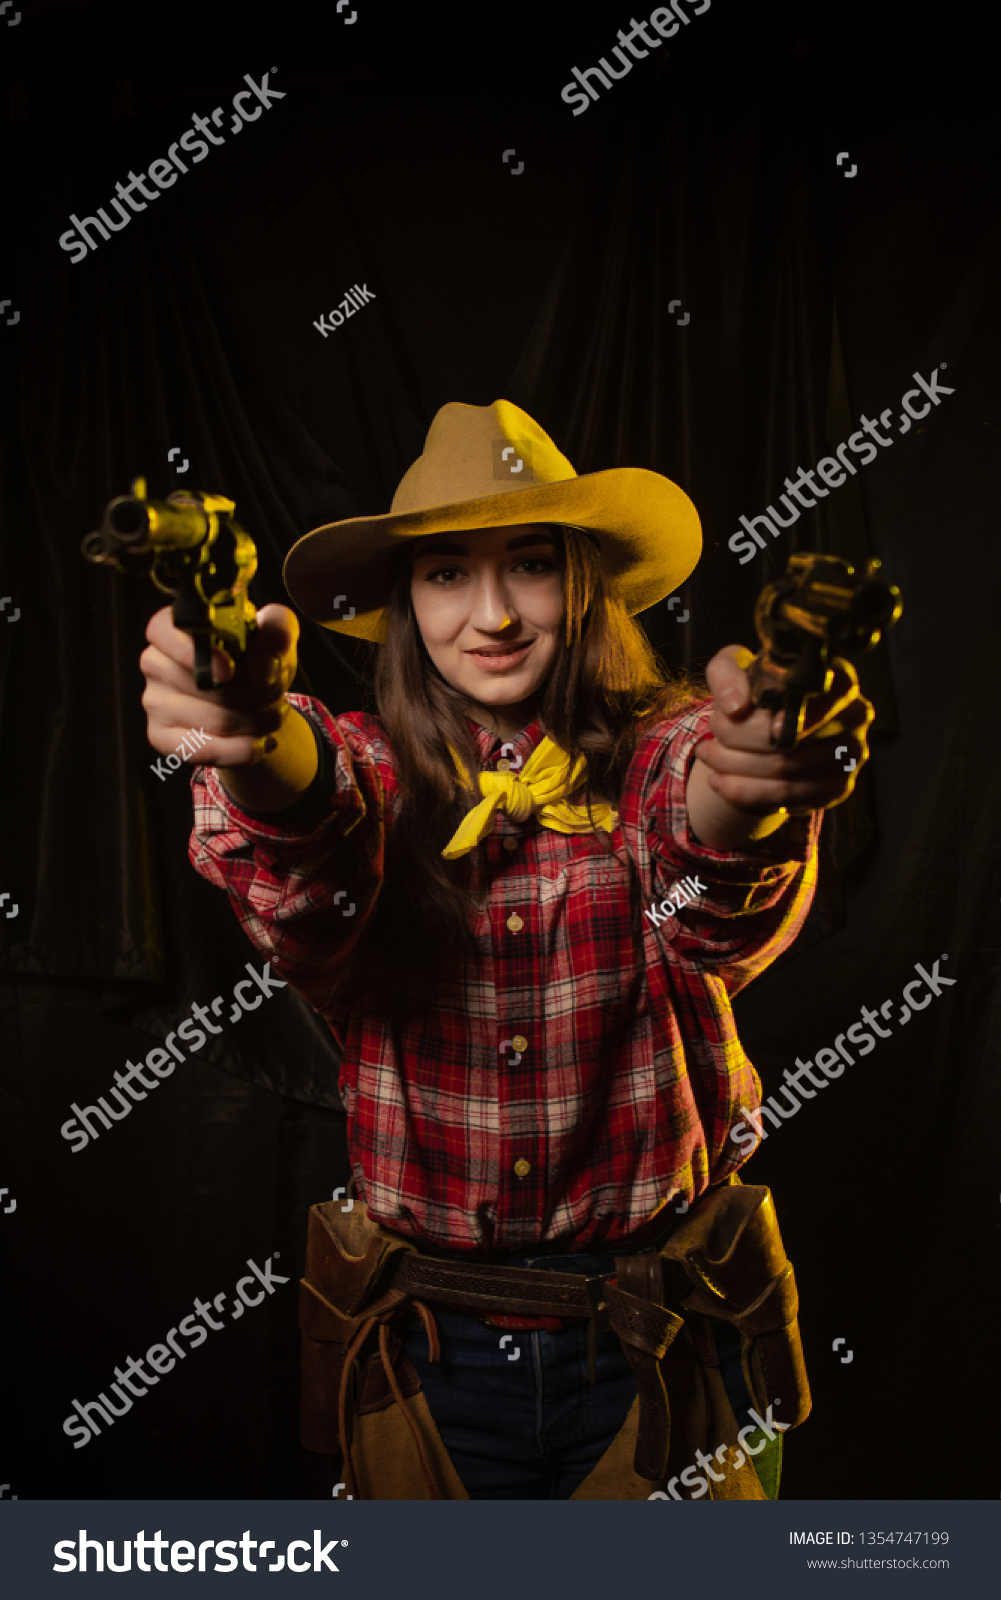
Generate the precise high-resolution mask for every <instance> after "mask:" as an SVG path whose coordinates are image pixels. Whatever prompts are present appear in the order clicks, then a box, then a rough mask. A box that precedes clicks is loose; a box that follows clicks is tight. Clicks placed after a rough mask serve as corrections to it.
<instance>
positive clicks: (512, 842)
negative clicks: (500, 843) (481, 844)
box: [504, 833, 518, 850]
mask: <svg viewBox="0 0 1001 1600" xmlns="http://www.w3.org/2000/svg"><path fill="white" fill-rule="evenodd" d="M517 848H518V840H517V836H516V835H515V834H513V833H506V834H505V835H504V849H505V850H517Z"/></svg>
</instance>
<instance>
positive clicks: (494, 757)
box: [467, 717, 545, 772]
mask: <svg viewBox="0 0 1001 1600" xmlns="http://www.w3.org/2000/svg"><path fill="white" fill-rule="evenodd" d="M467 720H468V722H469V729H470V732H471V733H472V735H473V741H474V743H475V745H476V753H477V756H478V757H479V763H480V768H481V770H482V769H484V768H486V769H487V770H488V771H490V772H495V771H496V770H497V762H498V760H499V759H500V756H501V751H502V750H503V752H504V756H505V757H506V758H507V760H509V761H510V762H511V764H512V765H511V771H512V772H520V771H521V769H522V767H523V766H524V765H525V762H526V761H527V760H528V758H529V756H530V755H531V754H532V752H533V750H535V749H536V748H537V747H538V746H539V745H540V744H541V743H542V741H543V739H544V738H545V734H544V733H543V731H542V727H541V724H540V723H539V722H538V721H536V722H530V723H529V724H528V727H527V728H522V730H521V732H520V733H517V734H515V736H514V738H513V739H505V738H504V737H503V736H502V735H501V734H497V733H494V731H493V729H492V728H484V727H482V726H481V725H480V723H478V722H474V721H473V719H472V717H469V718H468V719H467ZM519 758H520V759H519Z"/></svg>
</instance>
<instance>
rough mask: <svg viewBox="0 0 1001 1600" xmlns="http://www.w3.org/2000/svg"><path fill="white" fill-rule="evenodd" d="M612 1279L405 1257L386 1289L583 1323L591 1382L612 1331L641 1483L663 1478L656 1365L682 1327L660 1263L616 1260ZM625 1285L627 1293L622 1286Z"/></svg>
mask: <svg viewBox="0 0 1001 1600" xmlns="http://www.w3.org/2000/svg"><path fill="white" fill-rule="evenodd" d="M615 1268H616V1271H615V1281H613V1279H612V1276H611V1275H610V1274H605V1273H598V1274H594V1275H591V1276H586V1277H585V1276H584V1274H582V1273H574V1272H548V1271H545V1270H543V1271H541V1272H540V1271H538V1270H536V1269H534V1268H532V1267H502V1266H487V1265H483V1264H482V1263H479V1264H477V1263H472V1262H465V1261H443V1260H438V1259H436V1258H435V1257H432V1256H422V1255H418V1254H417V1252H416V1251H407V1252H405V1253H404V1254H403V1255H402V1256H401V1257H400V1259H399V1261H398V1263H397V1265H396V1267H395V1269H394V1270H393V1273H392V1276H391V1278H390V1280H389V1283H388V1285H387V1287H389V1288H391V1289H394V1290H397V1291H400V1292H402V1293H403V1294H406V1295H408V1296H409V1297H410V1298H411V1299H413V1300H421V1301H424V1302H426V1303H430V1304H432V1305H443V1306H447V1307H450V1308H451V1309H452V1310H455V1311H467V1312H472V1313H473V1314H474V1315H475V1314H476V1313H477V1312H480V1313H482V1312H495V1313H498V1314H500V1315H505V1316H515V1317H517V1316H535V1317H539V1316H552V1317H568V1318H575V1319H577V1320H580V1321H586V1322H587V1323H588V1381H589V1382H591V1383H593V1382H594V1377H595V1343H596V1334H597V1332H598V1331H604V1330H605V1329H607V1328H610V1329H611V1330H612V1332H613V1333H616V1334H617V1335H618V1337H619V1340H620V1341H621V1344H622V1348H623V1350H624V1351H625V1353H626V1356H627V1358H628V1360H629V1363H630V1365H631V1367H632V1369H633V1372H634V1374H635V1376H636V1383H637V1387H638V1389H639V1397H640V1423H639V1435H638V1438H637V1444H636V1455H635V1466H636V1471H637V1472H638V1473H639V1474H640V1476H641V1477H644V1478H651V1479H660V1478H661V1477H662V1475H663V1472H664V1469H665V1467H666V1464H667V1453H668V1448H669V1445H670V1413H669V1410H668V1405H667V1391H666V1389H665V1387H664V1380H663V1377H662V1376H661V1372H660V1362H661V1361H662V1359H663V1357H664V1356H665V1354H666V1352H667V1350H668V1347H669V1346H670V1344H671V1343H672V1341H673V1340H674V1338H675V1337H676V1335H677V1334H678V1332H679V1330H680V1329H681V1328H682V1327H683V1326H684V1318H683V1317H680V1316H678V1315H677V1314H676V1313H675V1312H673V1311H669V1310H668V1309H667V1307H666V1306H665V1305H664V1304H663V1299H664V1280H663V1263H662V1260H661V1258H660V1256H657V1255H644V1256H619V1257H616V1259H615ZM627 1282H628V1284H629V1288H626V1287H625V1285H626V1283H627Z"/></svg>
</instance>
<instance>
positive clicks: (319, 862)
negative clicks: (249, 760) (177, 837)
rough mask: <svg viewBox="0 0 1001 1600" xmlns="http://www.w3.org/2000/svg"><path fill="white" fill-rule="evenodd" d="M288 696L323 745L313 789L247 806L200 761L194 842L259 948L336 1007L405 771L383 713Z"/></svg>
mask: <svg viewBox="0 0 1001 1600" xmlns="http://www.w3.org/2000/svg"><path fill="white" fill-rule="evenodd" d="M288 699H289V701H290V703H291V704H292V705H293V706H294V707H295V708H296V710H297V711H299V712H301V714H302V715H303V716H304V717H305V718H306V719H307V721H308V722H309V723H310V725H311V727H312V728H313V731H314V733H315V734H316V737H317V742H318V744H319V745H320V746H321V748H322V756H321V763H320V769H319V771H318V773H317V777H316V779H314V782H313V784H311V785H310V789H309V790H308V791H307V792H306V794H304V795H302V796H300V797H299V799H298V800H297V801H296V802H295V804H294V805H293V806H290V807H289V808H288V809H287V810H286V811H277V812H276V811H272V812H257V813H255V812H249V811H244V810H242V809H241V808H240V807H239V806H238V805H237V804H236V803H235V802H234V801H233V800H232V799H231V798H230V797H229V795H228V794H227V793H226V791H225V789H224V788H223V786H222V783H221V781H220V777H219V773H218V772H217V771H216V770H215V768H212V767H196V768H195V770H194V772H193V774H192V778H191V788H192V795H193V799H194V811H195V816H194V827H193V829H192V833H191V839H190V843H189V849H188V853H189V858H190V860H191V863H192V865H193V866H194V868H195V870H196V871H197V872H200V873H201V875H202V877H203V878H207V879H208V881H209V883H212V884H215V885H216V887H217V888H220V889H225V890H226V893H227V894H228V895H229V897H230V900H231V901H232V904H233V908H234V910H235V912H236V914H237V917H238V918H239V920H240V922H241V924H242V926H243V929H244V931H245V933H246V934H247V936H248V938H249V939H250V940H251V942H252V943H253V944H254V945H255V946H256V948H257V949H258V950H260V951H261V952H262V954H264V955H265V956H267V957H268V958H269V959H270V960H271V961H272V962H273V963H274V965H275V967H276V968H277V969H278V971H279V973H280V975H281V976H282V977H283V978H285V979H286V980H288V981H290V982H291V983H292V984H293V985H294V986H295V988H297V989H298V990H299V992H300V993H301V994H302V995H304V996H305V998H306V999H307V1000H308V1001H309V1002H310V1004H311V1005H313V1006H314V1007H315V1008H316V1009H317V1010H318V1011H320V1012H322V1013H324V1014H325V1015H327V1016H328V1018H329V1017H330V1016H331V1014H332V1013H333V1012H334V1011H335V1009H336V1003H337V999H338V997H339V996H340V995H341V994H342V992H343V990H344V987H345V981H346V980H347V979H349V978H350V976H351V972H352V969H353V966H354V964H355V962H356V960H357V957H358V953H359V949H360V946H361V943H362V935H363V933H364V931H365V928H366V926H367V924H368V922H369V921H370V919H371V916H372V913H373V910H374V907H375V904H376V901H377V899H378V895H379V890H380V888H381V886H382V872H383V854H384V852H383V845H384V839H385V825H386V815H387V808H388V807H389V806H391V805H392V804H393V803H394V801H395V797H396V793H397V790H396V782H395V772H394V768H393V764H392V757H391V753H390V751H389V747H388V744H387V743H386V741H385V737H384V735H383V733H382V729H381V725H380V724H379V723H378V722H377V720H376V719H375V718H373V717H364V716H360V715H356V714H352V715H349V716H343V717H333V716H331V715H330V713H329V712H328V711H327V710H326V708H325V707H324V706H323V705H321V704H320V702H319V701H318V700H314V699H313V698H312V697H311V696H308V695H296V694H292V695H289V696H288Z"/></svg>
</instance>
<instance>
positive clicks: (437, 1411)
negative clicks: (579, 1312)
mask: <svg viewBox="0 0 1001 1600" xmlns="http://www.w3.org/2000/svg"><path fill="white" fill-rule="evenodd" d="M504 1264H505V1266H512V1267H535V1268H537V1269H540V1270H543V1271H544V1270H546V1269H548V1270H550V1271H553V1272H582V1273H598V1272H604V1273H613V1272H614V1271H615V1264H614V1259H613V1257H612V1256H610V1255H598V1256H589V1255H580V1254H576V1253H575V1254H573V1255H569V1256H535V1257H532V1256H521V1257H518V1258H517V1259H516V1260H510V1261H505V1263H504ZM434 1315H435V1321H436V1323H437V1325H438V1337H439V1341H440V1344H441V1361H440V1363H437V1362H436V1363H433V1364H432V1362H431V1361H429V1359H428V1342H427V1335H426V1334H425V1332H424V1329H423V1327H422V1326H421V1325H420V1323H419V1322H416V1320H415V1322H414V1324H413V1326H412V1327H411V1328H410V1329H408V1330H407V1331H406V1333H405V1335H404V1348H405V1350H406V1354H407V1356H408V1357H409V1359H410V1361H411V1362H412V1363H413V1365H414V1367H415V1368H416V1369H417V1373H418V1375H419V1377H420V1380H421V1384H422V1386H423V1389H424V1395H425V1398H426V1400H427V1403H428V1408H429V1409H430V1412H431V1415H432V1417H433V1418H434V1421H435V1425H436V1426H437V1429H438V1432H439V1433H440V1434H441V1437H442V1442H443V1443H444V1445H445V1448H446V1450H447V1451H448V1453H449V1455H450V1457H451V1459H452V1461H453V1463H454V1465H455V1470H456V1472H457V1473H458V1474H459V1477H460V1478H461V1480H462V1483H463V1485H464V1487H465V1489H466V1491H467V1493H468V1495H469V1497H470V1499H471V1500H569V1498H570V1496H571V1495H572V1494H573V1492H574V1490H575V1489H577V1488H578V1487H579V1486H580V1484H581V1483H583V1481H584V1479H585V1478H586V1477H587V1475H588V1473H589V1472H590V1471H591V1470H592V1469H593V1468H594V1466H595V1465H596V1464H597V1462H598V1461H599V1460H600V1458H601V1457H602V1456H603V1455H604V1453H605V1451H606V1450H607V1449H608V1447H609V1445H610V1444H611V1443H612V1440H613V1439H614V1438H615V1436H616V1434H617V1433H618V1432H619V1429H620V1428H621V1427H622V1424H623V1423H624V1422H625V1420H626V1416H627V1414H628V1412H629V1408H630V1406H631V1405H632V1403H633V1401H634V1400H635V1398H636V1379H635V1377H634V1376H633V1370H632V1367H631V1366H630V1365H629V1362H628V1360H627V1358H626V1355H625V1352H624V1351H623V1349H622V1345H621V1344H620V1343H619V1339H618V1335H617V1334H614V1333H612V1332H607V1333H599V1334H598V1335H597V1339H596V1354H597V1360H596V1364H595V1382H594V1383H593V1384H589V1383H588V1381H587V1324H586V1323H583V1322H577V1323H571V1324H570V1325H569V1326H568V1327H565V1328H564V1329H563V1331H562V1332H560V1333H545V1332H542V1331H541V1330H539V1331H531V1332H523V1333H510V1334H505V1333H504V1331H503V1329H500V1328H487V1327H485V1326H484V1324H483V1323H482V1322H478V1321H477V1320H476V1318H475V1317H473V1316H469V1315H467V1314H465V1313H463V1312H458V1311H444V1310H439V1309H438V1308H434ZM715 1326H717V1327H718V1328H719V1329H725V1330H726V1333H727V1334H730V1333H732V1330H731V1329H729V1327H727V1325H726V1324H718V1325H715ZM734 1340H735V1341H736V1343H735V1348H734V1344H733V1343H732V1342H731V1345H730V1348H729V1350H728V1351H727V1354H726V1356H724V1352H723V1350H722V1349H721V1350H720V1361H721V1369H722V1374H723V1381H724V1383H725V1384H726V1387H727V1392H728V1394H729V1395H730V1400H731V1404H732V1405H733V1408H734V1410H735V1411H736V1412H737V1413H738V1419H739V1421H740V1422H741V1423H743V1422H745V1421H747V1420H748V1418H747V1416H746V1410H747V1407H748V1406H750V1404H751V1398H750V1396H749V1395H748V1393H747V1390H746V1387H745V1385H744V1378H743V1373H742V1371H741V1366H740V1342H739V1338H738V1337H737V1336H736V1335H734ZM502 1341H503V1342H502ZM722 1342H723V1341H722V1338H721V1344H722ZM516 1352H517V1359H512V1357H514V1356H515V1353H516Z"/></svg>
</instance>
